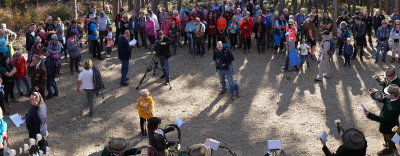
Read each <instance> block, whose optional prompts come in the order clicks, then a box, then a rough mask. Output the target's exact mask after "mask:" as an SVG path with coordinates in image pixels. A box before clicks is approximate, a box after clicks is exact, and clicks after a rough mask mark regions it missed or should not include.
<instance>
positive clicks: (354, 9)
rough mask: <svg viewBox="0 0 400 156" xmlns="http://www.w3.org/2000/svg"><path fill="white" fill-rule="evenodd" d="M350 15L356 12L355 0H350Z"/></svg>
mask: <svg viewBox="0 0 400 156" xmlns="http://www.w3.org/2000/svg"><path fill="white" fill-rule="evenodd" d="M351 5H352V8H351V13H352V14H353V15H354V13H355V12H356V0H351Z"/></svg>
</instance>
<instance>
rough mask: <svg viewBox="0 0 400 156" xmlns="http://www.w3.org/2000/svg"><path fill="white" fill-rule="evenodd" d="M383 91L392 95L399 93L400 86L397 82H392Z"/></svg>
mask: <svg viewBox="0 0 400 156" xmlns="http://www.w3.org/2000/svg"><path fill="white" fill-rule="evenodd" d="M383 91H384V92H385V94H390V95H397V94H399V92H400V91H399V86H397V85H395V84H390V85H389V86H387V87H386V88H385V89H384V90H383Z"/></svg>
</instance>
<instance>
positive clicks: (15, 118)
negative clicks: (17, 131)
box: [10, 113, 25, 127]
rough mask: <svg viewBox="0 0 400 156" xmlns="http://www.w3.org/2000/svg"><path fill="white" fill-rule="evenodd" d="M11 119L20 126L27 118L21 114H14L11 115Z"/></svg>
mask: <svg viewBox="0 0 400 156" xmlns="http://www.w3.org/2000/svg"><path fill="white" fill-rule="evenodd" d="M10 119H11V121H12V122H13V123H14V124H15V126H17V127H19V126H21V125H22V124H24V123H25V120H23V119H22V116H21V114H18V113H17V114H14V115H11V116H10Z"/></svg>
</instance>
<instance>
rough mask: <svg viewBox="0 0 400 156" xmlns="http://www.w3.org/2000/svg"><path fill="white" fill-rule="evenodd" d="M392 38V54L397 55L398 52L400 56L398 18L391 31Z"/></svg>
mask: <svg viewBox="0 0 400 156" xmlns="http://www.w3.org/2000/svg"><path fill="white" fill-rule="evenodd" d="M390 40H391V41H392V42H391V47H392V55H393V56H395V55H396V54H397V55H398V56H400V20H396V22H395V27H394V28H393V29H392V30H391V31H390ZM399 63H400V57H399Z"/></svg>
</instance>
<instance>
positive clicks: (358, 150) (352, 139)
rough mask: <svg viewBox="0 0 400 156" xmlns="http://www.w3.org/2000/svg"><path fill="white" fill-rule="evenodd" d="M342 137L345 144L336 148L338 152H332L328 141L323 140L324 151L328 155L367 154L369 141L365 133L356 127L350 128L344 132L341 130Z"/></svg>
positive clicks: (356, 155)
mask: <svg viewBox="0 0 400 156" xmlns="http://www.w3.org/2000/svg"><path fill="white" fill-rule="evenodd" d="M340 137H341V138H342V140H343V145H340V147H339V148H338V149H337V150H336V153H331V151H329V149H328V147H327V146H326V142H324V141H322V140H321V142H322V145H323V147H322V151H324V153H325V155H326V156H350V155H351V156H365V154H366V152H367V141H366V140H365V137H364V134H363V133H362V132H361V131H359V130H357V129H355V128H350V129H348V130H346V131H344V132H340Z"/></svg>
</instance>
